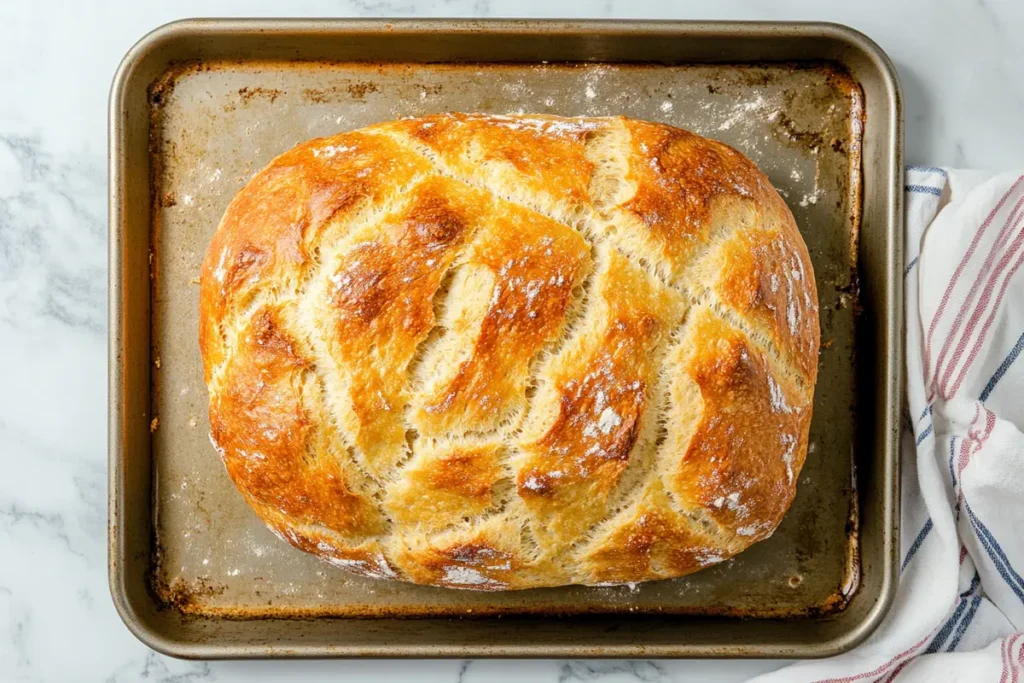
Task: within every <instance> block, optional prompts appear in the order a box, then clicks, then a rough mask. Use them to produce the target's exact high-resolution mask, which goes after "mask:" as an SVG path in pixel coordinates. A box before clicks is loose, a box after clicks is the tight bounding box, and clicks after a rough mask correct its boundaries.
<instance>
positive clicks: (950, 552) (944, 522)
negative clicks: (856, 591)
mask: <svg viewBox="0 0 1024 683" xmlns="http://www.w3.org/2000/svg"><path fill="white" fill-rule="evenodd" d="M904 189H905V198H906V201H905V205H906V221H905V228H904V229H905V231H906V251H905V259H906V262H905V265H904V268H903V278H904V281H905V299H906V311H905V315H906V373H907V396H906V403H905V409H906V413H905V415H904V425H903V441H902V447H901V454H902V465H903V467H902V470H903V471H902V498H903V500H902V515H901V516H902V533H901V536H902V541H901V545H902V548H901V556H900V557H901V561H902V566H901V576H900V586H899V590H898V592H897V596H896V600H895V602H894V604H893V606H892V608H891V610H890V612H889V614H888V615H887V616H886V618H885V620H884V622H883V623H882V625H881V626H880V627H879V628H878V630H877V631H876V632H875V633H874V634H873V635H872V636H871V637H870V638H869V639H868V640H867V641H866V642H865V643H864V644H863V645H861V646H860V647H858V648H855V649H854V650H853V651H852V652H849V653H847V654H844V655H840V656H838V657H833V658H830V659H824V660H817V661H807V662H801V663H798V664H795V665H793V666H790V667H786V668H784V669H781V670H779V671H776V672H773V673H770V674H767V675H765V676H762V677H760V678H759V679H757V680H759V681H787V682H788V681H830V682H834V683H838V682H843V683H870V682H873V681H885V682H888V681H901V682H902V681H970V682H971V683H975V682H980V681H1000V682H1009V681H1013V682H1016V681H1018V680H1021V679H1022V677H1024V578H1022V574H1024V358H1021V357H1020V356H1021V351H1022V349H1024V271H1021V270H1020V267H1021V264H1024V176H1022V175H1018V174H1006V175H999V176H994V177H993V176H990V175H985V174H980V173H977V172H966V171H954V170H947V169H941V168H922V167H912V168H910V169H908V170H907V175H906V186H905V188H904Z"/></svg>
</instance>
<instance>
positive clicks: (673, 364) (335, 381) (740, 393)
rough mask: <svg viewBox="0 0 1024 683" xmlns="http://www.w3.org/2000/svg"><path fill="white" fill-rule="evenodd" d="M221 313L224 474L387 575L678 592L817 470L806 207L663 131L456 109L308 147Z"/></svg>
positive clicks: (294, 153) (715, 147)
mask: <svg viewBox="0 0 1024 683" xmlns="http://www.w3.org/2000/svg"><path fill="white" fill-rule="evenodd" d="M200 309H201V310H200V346H201V351H202V355H203V362H204V376H205V380H206V383H207V386H208V388H209V392H210V425H211V439H212V440H213V442H214V444H215V446H216V447H217V448H218V450H219V452H220V453H221V456H222V457H223V459H224V462H225V465H226V467H227V470H228V473H229V474H230V476H231V478H232V479H233V480H234V482H235V484H236V485H237V486H238V488H239V490H240V491H241V493H242V495H243V496H244V497H245V499H246V500H247V501H248V503H249V504H250V505H251V506H252V507H253V508H254V510H255V511H256V512H257V514H259V515H260V517H261V518H262V519H263V520H264V521H265V522H266V523H267V524H268V525H269V526H270V527H271V528H272V529H274V530H275V531H276V532H277V533H278V534H279V535H281V536H282V537H284V538H286V539H287V540H288V541H289V542H291V543H292V544H293V545H295V546H296V547H298V548H300V549H302V550H305V551H307V552H310V553H314V554H316V555H318V556H320V557H322V558H324V559H325V560H327V561H330V562H332V563H333V564H336V565H338V566H341V567H344V568H346V569H348V570H351V571H354V572H357V573H361V574H364V575H367V576H376V577H381V578H393V579H402V580H406V581H412V582H416V583H423V584H432V585H438V586H448V587H456V588H471V589H481V590H504V589H522V588H532V587H541V586H558V585H566V584H604V583H623V582H636V581H645V580H651V579H661V578H670V577H675V576H681V575H684V574H688V573H691V572H694V571H697V570H699V569H701V568H703V567H706V566H709V565H711V564H714V563H716V562H720V561H722V560H723V559H726V558H728V557H730V556H732V555H735V554H736V553H737V552H740V551H741V550H743V549H745V548H746V547H748V546H749V545H750V544H752V543H754V542H756V541H759V540H762V539H764V538H766V537H768V536H769V535H771V533H772V531H774V529H775V528H776V527H777V526H778V524H779V522H780V521H781V519H782V516H783V515H784V514H785V512H786V510H787V509H788V507H789V505H790V503H791V501H792V499H793V495H794V493H795V487H796V481H797V477H798V475H799V472H800V469H801V467H802V465H803V461H804V458H805V456H806V452H807V434H808V429H809V424H810V418H811V401H812V396H813V390H814V384H815V379H816V373H817V355H818V345H819V328H818V302H817V293H816V290H815V284H814V277H813V273H812V270H811V265H810V261H809V258H808V254H807V249H806V246H805V245H804V243H803V240H802V239H801V237H800V235H799V232H798V231H797V228H796V224H795V222H794V220H793V216H792V214H791V213H790V211H789V209H788V208H787V207H786V205H785V204H784V202H783V201H782V200H781V199H780V198H779V196H778V194H777V193H776V191H775V190H774V188H772V187H771V185H770V183H769V182H768V179H767V178H766V177H765V176H764V174H763V173H761V172H760V171H759V170H758V169H757V168H756V166H754V164H753V163H752V162H750V161H749V160H748V159H747V158H746V157H744V156H743V155H742V154H740V153H739V152H736V151H735V150H733V149H731V148H729V147H727V146H726V145H723V144H721V143H718V142H714V141H711V140H707V139H705V138H702V137H700V136H697V135H694V134H692V133H689V132H686V131H683V130H680V129H677V128H672V127H669V126H665V125H660V124H654V123H646V122H642V121H635V120H631V119H625V118H621V117H620V118H574V119H567V118H559V117H553V116H488V115H470V114H443V115H436V116H428V117H424V118H420V119H408V120H401V121H394V122H389V123H384V124H379V125H376V126H371V127H369V128H364V129H361V130H358V131H353V132H350V133H343V134H341V135H337V136H334V137H331V138H323V139H317V140H312V141H309V142H306V143H303V144H301V145H299V146H297V147H295V148H294V149H292V150H289V151H288V152H285V153H284V154H282V155H281V156H279V157H277V158H276V159H274V160H273V161H272V162H271V163H270V165H269V166H268V167H267V168H265V169H264V170H262V171H261V172H260V173H258V174H257V175H256V176H255V177H254V178H253V179H252V180H251V181H250V182H249V184H248V185H246V186H245V187H244V188H243V189H242V190H241V191H240V192H239V193H238V195H237V196H236V197H235V198H234V200H233V201H232V202H231V204H230V206H229V207H228V210H227V212H226V213H225V216H224V218H223V220H222V222H221V224H220V226H219V228H218V230H217V232H216V234H215V235H214V237H213V240H212V241H211V243H210V246H209V249H208V251H207V255H206V259H205V261H204V263H203V268H202V272H201V293H200Z"/></svg>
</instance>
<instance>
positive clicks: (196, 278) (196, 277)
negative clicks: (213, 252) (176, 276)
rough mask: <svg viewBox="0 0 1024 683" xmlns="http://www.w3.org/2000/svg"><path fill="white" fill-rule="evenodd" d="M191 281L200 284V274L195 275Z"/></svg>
mask: <svg viewBox="0 0 1024 683" xmlns="http://www.w3.org/2000/svg"><path fill="white" fill-rule="evenodd" d="M189 282H190V283H192V284H193V285H198V284H199V276H198V275H197V276H195V277H194V278H192V279H191V280H189Z"/></svg>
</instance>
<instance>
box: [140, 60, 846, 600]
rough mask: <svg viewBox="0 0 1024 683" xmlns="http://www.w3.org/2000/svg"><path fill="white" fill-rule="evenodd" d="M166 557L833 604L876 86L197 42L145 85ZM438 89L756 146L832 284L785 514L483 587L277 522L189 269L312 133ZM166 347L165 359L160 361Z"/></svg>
mask: <svg viewBox="0 0 1024 683" xmlns="http://www.w3.org/2000/svg"><path fill="white" fill-rule="evenodd" d="M152 99H153V107H152V114H153V117H154V119H153V121H154V125H153V136H154V138H153V146H152V154H153V155H154V157H155V158H156V159H157V162H158V163H157V164H156V166H155V168H156V169H157V174H156V177H155V188H156V189H157V197H158V204H159V205H158V207H157V209H156V221H155V224H154V239H153V274H154V280H153V297H154V299H153V308H152V312H153V313H152V326H153V334H152V340H153V358H154V365H155V367H156V371H155V372H154V374H153V378H154V381H153V391H154V393H153V415H154V418H155V419H157V420H158V422H157V427H156V429H155V430H154V433H153V458H154V464H155V467H156V476H155V495H154V498H155V501H156V510H155V514H156V519H157V524H156V539H157V545H158V549H159V553H158V555H157V557H156V559H157V560H158V562H157V566H156V568H155V571H156V572H157V575H156V576H155V581H156V585H157V587H158V591H159V593H160V596H161V597H162V598H163V599H164V600H166V601H168V602H173V603H174V604H176V605H177V606H178V607H179V608H181V609H183V610H185V611H188V612H190V613H198V614H230V615H236V616H263V615H283V616H295V615H311V614H318V615H335V616H339V615H340V616H351V615H380V614H399V615H432V614H439V613H460V614H468V613H472V614H476V615H481V614H495V613H521V612H544V613H558V614H575V613H580V612H595V611H602V612H606V611H611V612H651V611H662V612H672V613H680V612H685V613H700V614H740V615H747V616H765V615H787V616H789V615H801V614H808V613H829V612H833V611H835V610H837V609H840V608H842V606H843V605H844V604H845V601H846V598H847V597H848V596H849V595H850V593H851V592H852V590H853V589H855V588H856V586H857V576H856V527H855V523H853V522H851V520H854V522H855V517H854V516H853V515H852V514H851V512H852V505H853V500H854V488H855V485H854V481H853V479H852V475H851V472H852V448H851V445H852V442H853V438H854V436H853V435H854V425H855V420H856V412H855V404H856V395H855V387H854V374H855V363H854V362H852V360H853V358H854V338H853V331H854V323H855V320H854V317H855V316H854V314H855V310H856V307H855V303H856V283H855V282H854V274H855V269H854V265H855V259H854V257H853V252H852V249H853V247H855V244H856V238H857V235H856V229H857V227H858V226H859V221H858V220H857V214H858V211H859V201H860V192H859V178H860V156H859V148H860V131H861V128H862V126H861V116H862V114H863V106H862V93H861V91H860V89H859V88H858V87H857V86H856V85H855V84H854V83H853V82H852V80H851V79H850V78H849V77H848V76H845V75H844V74H842V73H841V72H839V71H838V70H836V69H835V68H834V67H830V66H827V65H820V64H819V65H802V66H799V67H797V66H794V65H772V66H675V67H667V66H650V65H648V66H641V65H616V64H570V65H565V64H546V65H544V64H530V65H494V64H488V65H480V64H467V65H458V66H453V65H420V64H378V65H367V64H352V63H349V64H324V63H294V62H293V63H287V62H280V63H262V64H261V63H252V62H244V63H231V62H222V63H209V62H207V63H201V64H196V65H191V66H185V67H182V68H179V69H176V70H174V71H172V72H170V73H169V74H167V75H166V76H165V77H164V78H163V79H162V80H160V81H159V82H158V83H157V84H156V85H155V86H154V87H153V89H152ZM441 111H469V112H491V113H509V112H516V113H523V112H526V113H538V112H539V113H551V114H559V115H563V116H577V115H587V116H603V115H616V114H623V115H625V116H630V117H634V118H640V119H647V120H653V121H660V122H664V123H668V124H672V125H676V126H681V127H684V128H688V129H690V130H693V131H695V132H698V133H700V134H702V135H706V136H709V137H712V138H716V139H719V140H722V141H724V142H726V143H729V144H731V145H733V146H734V147H736V148H737V149H739V150H740V151H742V152H743V153H744V154H746V155H748V156H749V157H750V158H751V159H753V160H754V161H755V162H756V163H757V164H758V165H759V166H760V167H761V168H762V169H763V170H764V171H765V172H766V173H767V174H768V176H769V178H770V179H771V181H772V182H773V184H774V185H775V186H776V187H777V188H778V189H779V191H780V193H782V195H783V196H784V197H785V198H786V199H787V200H788V203H789V205H790V207H791V208H792V210H793V212H794V215H795V216H796V219H797V223H798V225H799V226H800V228H801V232H802V233H803V235H804V237H805V239H806V241H807V243H808V246H809V249H810V253H811V260H812V262H813V265H814V270H815V275H816V279H817V286H818V292H819V297H820V306H821V323H822V339H823V346H824V350H823V352H822V354H821V363H820V374H819V378H820V379H819V390H818V391H817V392H816V395H815V399H816V400H815V404H814V419H813V423H812V429H811V437H810V442H809V443H810V447H809V451H810V452H809V457H808V458H807V464H806V465H805V467H804V470H803V472H802V473H801V476H800V481H799V485H798V486H799V487H798V495H797V499H796V501H795V503H794V504H793V507H792V509H791V510H790V512H789V514H787V516H786V518H785V521H784V523H783V525H782V526H781V527H780V528H779V530H778V531H777V532H776V533H775V534H774V536H773V537H772V538H771V539H770V540H768V541H765V542H762V543H760V544H758V545H756V546H755V547H754V548H753V549H751V550H749V551H747V552H745V553H743V554H741V555H739V556H738V557H736V558H735V559H732V560H730V561H728V562H725V563H723V564H722V565H719V566H717V567H715V568H713V569H709V570H705V571H702V572H700V573H699V574H696V575H693V576H690V577H684V578H681V579H676V580H670V581H661V582H654V583H645V584H640V585H636V586H632V587H630V586H626V587H601V588H583V587H577V588H560V589H547V590H532V591H527V592H522V593H509V592H506V593H482V592H470V591H460V590H452V589H443V588H431V587H423V586H413V585H409V584H404V583H395V582H382V581H377V580H374V579H366V578H361V577H356V576H352V575H350V574H349V573H347V572H345V571H344V570H341V569H338V568H335V567H332V566H329V565H327V564H325V563H323V562H321V561H318V560H317V559H316V558H314V557H311V556H309V555H307V554H305V553H302V552H301V551H298V550H296V549H294V548H292V547H290V546H289V545H287V544H286V543H283V542H282V541H281V540H279V539H278V538H276V537H275V536H274V535H273V534H271V533H270V532H269V531H268V530H267V529H265V528H264V526H263V524H262V523H261V522H260V521H259V520H258V519H257V517H256V516H255V514H254V513H252V512H251V510H250V509H249V507H248V506H247V505H246V504H245V502H244V501H243V500H242V498H241V496H240V495H238V493H237V492H236V491H235V488H234V486H233V484H232V483H231V481H230V479H229V478H228V476H227V474H226V472H225V471H224V467H223V465H222V464H221V461H220V459H219V458H218V457H217V455H216V453H215V451H214V450H213V448H212V447H211V445H210V443H209V440H208V438H207V435H208V434H209V425H208V423H207V417H206V401H207V394H206V391H205V387H204V385H203V382H202V370H201V359H200V356H199V349H198V346H197V343H196V339H197V337H198V331H197V330H198V327H197V325H198V322H197V320H198V316H197V314H198V286H197V285H196V281H197V280H196V279H197V277H198V274H199V268H200V265H201V262H202V259H203V255H204V253H205V248H206V245H207V243H208V242H209V239H210V237H211V235H212V234H213V231H214V229H215V228H216V226H217V223H218V222H219V220H220V217H221V215H222V214H223V212H224V210H225V208H226V207H227V204H228V202H229V201H230V199H231V197H232V196H233V195H234V193H235V192H236V191H237V190H238V189H239V188H241V187H242V186H243V185H244V184H245V182H246V181H247V180H248V179H249V178H250V177H252V175H253V174H254V173H255V172H256V171H258V170H259V169H260V168H262V167H263V166H264V165H265V164H266V163H267V162H269V161H270V159H272V158H273V157H274V156H276V155H278V154H280V153H281V152H284V151H285V150H287V149H289V148H290V147H292V146H293V145H295V144H297V143H299V142H302V141H304V140H307V139H309V138H312V137H318V136H325V135H331V134H334V133H337V132H339V131H345V130H351V129H355V128H360V127H362V126H366V125H369V124H372V123H376V122H378V121H386V120H390V119H394V118H398V117H404V116H420V115H424V114H430V113H434V112H441ZM157 363H159V365H158V366H157V365H156V364H157Z"/></svg>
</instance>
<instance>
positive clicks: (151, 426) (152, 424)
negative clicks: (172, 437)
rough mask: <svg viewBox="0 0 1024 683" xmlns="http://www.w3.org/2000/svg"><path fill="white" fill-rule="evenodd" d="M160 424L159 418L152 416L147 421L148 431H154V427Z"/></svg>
mask: <svg viewBox="0 0 1024 683" xmlns="http://www.w3.org/2000/svg"><path fill="white" fill-rule="evenodd" d="M159 426H160V418H159V417H154V418H153V419H152V421H150V423H149V433H150V434H152V433H153V432H155V431H156V428H157V427H159Z"/></svg>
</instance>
